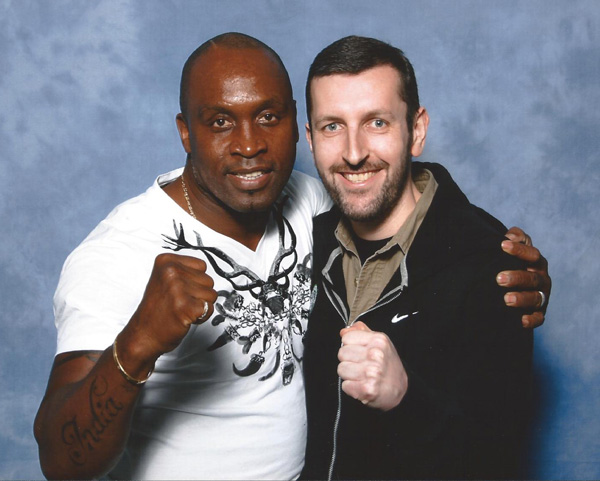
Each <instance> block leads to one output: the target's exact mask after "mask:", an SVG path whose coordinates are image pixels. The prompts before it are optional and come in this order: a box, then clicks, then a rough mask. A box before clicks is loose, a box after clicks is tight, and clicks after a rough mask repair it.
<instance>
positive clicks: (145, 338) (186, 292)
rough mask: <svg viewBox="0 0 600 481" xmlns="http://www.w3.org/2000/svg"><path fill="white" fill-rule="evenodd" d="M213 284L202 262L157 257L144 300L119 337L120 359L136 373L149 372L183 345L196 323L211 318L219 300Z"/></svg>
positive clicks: (177, 257) (181, 258) (180, 258)
mask: <svg viewBox="0 0 600 481" xmlns="http://www.w3.org/2000/svg"><path fill="white" fill-rule="evenodd" d="M213 285H214V282H213V280H212V278H211V277H210V276H209V275H208V274H207V273H206V263H205V262H204V261H203V260H201V259H197V258H195V257H189V256H183V255H177V254H161V255H159V256H157V257H156V259H155V261H154V267H153V269H152V274H151V275H150V280H149V281H148V284H147V286H146V290H145V292H144V296H143V297H142V301H141V302H140V305H139V306H138V308H137V310H136V311H135V313H134V314H133V316H132V317H131V319H130V320H129V323H128V324H127V326H126V327H125V328H124V329H123V331H122V332H121V334H119V336H118V341H119V350H120V352H119V356H120V357H123V361H124V363H127V364H128V366H129V367H130V369H131V372H132V373H136V372H142V373H143V372H148V370H149V368H150V367H151V366H153V365H154V362H155V361H156V359H158V357H159V356H160V355H162V354H164V353H166V352H169V351H172V350H173V349H175V348H176V347H177V346H178V345H179V343H180V342H181V341H182V339H183V338H184V337H185V335H186V334H187V333H188V331H189V329H190V326H191V325H192V324H194V323H196V322H202V321H204V320H206V319H208V318H209V317H210V315H211V314H212V312H213V304H214V302H215V301H216V300H217V292H216V291H215V290H214V289H213ZM121 351H122V352H123V355H122V356H121ZM127 372H129V371H127Z"/></svg>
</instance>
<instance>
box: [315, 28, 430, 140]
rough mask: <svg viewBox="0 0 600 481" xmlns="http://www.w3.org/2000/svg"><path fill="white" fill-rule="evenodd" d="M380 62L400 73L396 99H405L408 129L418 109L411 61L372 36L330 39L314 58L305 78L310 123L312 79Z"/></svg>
mask: <svg viewBox="0 0 600 481" xmlns="http://www.w3.org/2000/svg"><path fill="white" fill-rule="evenodd" d="M381 65H389V66H391V67H393V68H395V69H396V70H397V71H398V74H399V75H400V92H399V94H400V98H401V99H402V100H403V101H404V102H406V105H407V107H408V108H407V113H406V121H407V123H408V129H409V131H410V132H412V127H413V121H414V118H415V115H416V113H417V111H418V110H419V107H420V103H419V89H418V88H417V79H416V77H415V71H414V69H413V66H412V64H411V63H410V61H409V60H408V59H407V58H406V56H405V55H404V52H403V51H402V50H400V49H399V48H396V47H393V46H392V45H390V44H389V43H385V42H382V41H381V40H377V39H375V38H369V37H359V36H356V35H351V36H349V37H344V38H341V39H339V40H337V41H336V42H333V43H332V44H331V45H329V46H328V47H325V48H324V49H323V50H321V52H319V54H318V55H317V56H316V57H315V59H314V61H313V63H312V65H311V66H310V69H309V71H308V79H307V80H306V115H307V116H308V122H309V123H310V113H311V110H312V100H311V96H310V84H311V82H312V80H313V79H314V78H318V77H327V76H329V75H336V74H359V73H362V72H364V71H365V70H369V69H371V68H373V67H379V66H381Z"/></svg>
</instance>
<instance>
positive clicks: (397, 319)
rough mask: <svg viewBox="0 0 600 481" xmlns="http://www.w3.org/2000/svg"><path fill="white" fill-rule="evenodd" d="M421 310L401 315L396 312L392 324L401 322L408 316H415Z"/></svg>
mask: <svg viewBox="0 0 600 481" xmlns="http://www.w3.org/2000/svg"><path fill="white" fill-rule="evenodd" d="M418 313H419V311H415V312H413V313H411V314H404V315H402V316H401V315H400V314H396V315H395V316H394V317H392V324H396V323H397V322H400V321H401V320H402V319H406V318H407V317H408V316H414V315H415V314H418Z"/></svg>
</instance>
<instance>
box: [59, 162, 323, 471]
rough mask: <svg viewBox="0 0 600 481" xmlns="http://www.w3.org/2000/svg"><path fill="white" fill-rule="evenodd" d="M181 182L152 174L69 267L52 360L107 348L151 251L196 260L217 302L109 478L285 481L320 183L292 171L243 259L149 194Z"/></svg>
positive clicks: (170, 365)
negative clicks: (211, 283)
mask: <svg viewBox="0 0 600 481" xmlns="http://www.w3.org/2000/svg"><path fill="white" fill-rule="evenodd" d="M180 174H181V169H179V170H177V171H173V172H170V173H168V174H164V175H162V176H160V177H159V178H158V179H157V180H156V182H155V183H154V184H153V185H152V187H150V188H149V189H148V190H147V191H146V192H145V193H144V194H142V195H140V196H138V197H135V198H133V199H131V200H129V201H127V202H125V203H123V204H121V205H119V206H118V207H117V208H115V209H114V210H113V212H111V213H110V214H109V215H108V217H107V218H106V219H105V220H103V221H102V222H101V223H100V224H99V225H98V226H97V227H96V228H95V229H94V230H93V231H92V232H91V234H90V235H89V236H88V237H87V238H86V239H85V240H84V241H83V243H82V244H81V245H80V246H79V247H77V249H75V250H74V251H73V253H72V254H71V255H70V256H69V257H68V258H67V260H66V262H65V265H64V267H63V271H62V274H61V278H60V281H59V285H58V288H57V291H56V294H55V298H54V309H55V318H56V326H57V329H58V349H57V352H58V353H62V352H69V351H79V350H104V349H106V348H107V347H108V346H110V345H111V344H112V342H113V341H114V339H115V337H116V336H117V334H118V333H119V332H120V331H121V330H122V329H123V327H124V326H125V325H126V324H127V322H128V321H129V319H130V317H131V315H132V314H133V312H134V311H135V309H136V308H137V306H138V304H139V302H140V300H141V298H142V295H143V293H144V289H145V287H146V283H147V282H148V279H149V277H150V272H151V270H152V267H153V263H154V259H155V257H156V256H157V255H158V254H161V253H164V252H175V250H173V249H178V250H177V251H176V252H178V253H180V254H183V255H189V256H197V257H199V258H202V259H204V260H205V261H206V263H207V266H208V267H207V273H208V274H209V275H211V276H212V278H213V279H214V281H215V290H216V291H217V292H218V293H219V297H218V299H217V302H216V304H215V312H214V314H213V316H212V318H211V319H210V320H208V321H206V322H205V323H203V324H201V325H194V326H192V327H191V330H190V332H189V333H188V334H187V335H186V337H185V338H184V339H183V341H182V342H181V344H180V345H179V346H178V347H177V348H176V349H175V350H174V351H172V352H170V353H167V354H164V355H163V356H161V357H160V358H159V359H158V361H157V363H156V367H155V371H154V374H153V375H152V376H151V378H150V380H149V381H148V382H147V383H146V385H145V386H144V388H143V391H142V394H141V396H140V399H139V402H138V405H137V408H136V412H135V414H134V419H133V425H132V429H131V435H130V438H129V441H128V446H127V449H126V451H125V454H124V456H123V458H122V459H121V461H120V462H119V464H118V465H117V467H116V468H115V469H114V470H113V471H112V472H111V477H117V478H120V479H177V478H179V479H290V478H294V477H296V476H297V475H298V474H299V473H300V470H301V469H302V465H303V462H304V448H305V441H306V433H305V430H306V414H305V404H304V382H303V378H302V367H301V362H300V361H301V358H302V355H303V353H302V350H303V345H302V336H303V333H304V331H305V329H306V322H307V317H308V313H309V310H310V308H311V295H310V294H311V293H310V270H309V269H310V267H311V262H310V261H311V252H312V218H313V217H314V216H315V215H317V214H319V213H321V212H323V211H325V210H326V209H328V208H329V207H330V205H331V201H330V200H329V197H328V196H327V194H326V193H325V191H324V190H323V187H322V186H321V183H320V182H319V181H318V180H316V179H313V178H311V177H309V176H306V175H304V174H301V173H299V172H294V173H293V174H292V176H291V178H290V181H289V183H288V185H287V186H286V188H285V189H284V191H283V193H282V195H281V196H280V199H279V201H278V202H280V201H282V199H283V198H284V197H287V199H286V200H285V201H284V203H283V209H282V211H281V213H282V215H281V214H277V213H276V209H274V211H273V214H272V215H271V219H270V222H269V224H268V226H267V229H266V231H265V234H264V236H263V238H262V239H261V241H260V242H259V244H258V246H257V248H256V251H252V250H250V249H248V248H246V247H245V246H243V245H241V244H239V243H238V242H237V241H235V240H233V239H231V238H229V237H226V236H224V235H222V234H219V233H217V232H215V231H213V230H212V229H210V228H208V227H206V226H205V225H204V224H202V223H200V222H198V221H197V220H195V219H193V218H192V217H191V216H190V215H188V214H187V212H185V211H184V210H183V209H181V207H179V206H178V205H177V204H176V203H175V202H174V201H173V200H172V199H171V198H170V197H169V196H168V195H167V194H165V192H164V191H163V190H162V189H161V187H160V186H161V185H164V184H166V183H168V182H170V181H172V180H173V179H175V178H176V177H177V176H179V175H180ZM207 248H208V249H207ZM207 251H208V252H207ZM230 274H235V275H234V276H233V277H232V276H231V275H230ZM270 276H272V278H271V280H270V281H269V277H270ZM227 277H230V278H231V280H228V279H227ZM234 284H235V285H234Z"/></svg>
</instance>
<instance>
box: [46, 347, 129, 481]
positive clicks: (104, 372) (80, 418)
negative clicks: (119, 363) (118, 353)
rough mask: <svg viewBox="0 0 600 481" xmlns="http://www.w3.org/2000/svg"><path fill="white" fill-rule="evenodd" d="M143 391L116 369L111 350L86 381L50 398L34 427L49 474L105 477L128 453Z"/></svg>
mask: <svg viewBox="0 0 600 481" xmlns="http://www.w3.org/2000/svg"><path fill="white" fill-rule="evenodd" d="M139 392H140V387H139V386H135V385H133V384H131V383H129V382H128V381H127V380H125V378H124V377H123V376H122V374H121V373H120V372H119V371H118V370H117V368H116V365H115V363H114V360H113V358H112V348H109V349H107V350H106V351H105V352H104V353H103V354H102V355H101V357H100V359H99V360H98V362H97V363H96V365H95V366H94V367H93V369H92V370H91V371H90V372H89V373H88V375H87V376H86V377H85V378H84V379H82V380H81V381H79V382H77V383H74V384H69V385H66V386H63V387H61V388H59V389H57V390H55V391H53V392H51V393H49V394H47V396H46V398H45V399H44V402H43V404H42V406H41V408H40V411H39V413H38V416H37V418H36V422H35V435H36V439H37V441H38V444H39V451H40V463H41V467H42V471H43V472H44V475H45V476H46V477H48V478H50V479H57V478H62V479H85V478H93V477H98V476H101V475H103V474H105V473H106V472H107V471H108V470H109V469H110V468H111V467H112V466H113V465H114V464H115V463H116V462H117V461H118V459H119V457H120V456H121V454H122V452H123V449H124V447H125V443H126V441H127V437H128V435H129V428H130V423H131V417H132V413H133V410H134V407H135V403H136V400H137V398H138V395H139Z"/></svg>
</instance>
